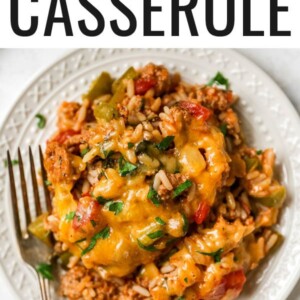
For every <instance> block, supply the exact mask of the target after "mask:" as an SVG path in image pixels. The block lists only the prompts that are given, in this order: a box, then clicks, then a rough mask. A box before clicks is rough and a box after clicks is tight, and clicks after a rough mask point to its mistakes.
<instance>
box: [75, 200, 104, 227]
mask: <svg viewBox="0 0 300 300" xmlns="http://www.w3.org/2000/svg"><path fill="white" fill-rule="evenodd" d="M100 215H101V206H100V204H99V203H98V202H97V201H95V200H92V198H89V197H85V198H81V199H80V201H79V202H78V206H77V210H76V213H75V217H74V219H73V228H74V229H79V228H81V227H82V226H84V225H86V224H89V223H90V222H91V220H94V221H97V220H98V219H99V217H100Z"/></svg>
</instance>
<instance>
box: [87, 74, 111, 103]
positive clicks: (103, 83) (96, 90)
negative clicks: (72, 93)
mask: <svg viewBox="0 0 300 300" xmlns="http://www.w3.org/2000/svg"><path fill="white" fill-rule="evenodd" d="M112 82H113V80H112V78H111V77H110V75H109V74H108V73H107V72H102V73H101V74H100V75H99V76H98V77H97V78H96V79H95V80H94V81H93V82H92V83H91V85H90V88H89V91H88V92H87V93H86V94H84V95H83V98H88V99H89V100H91V101H94V100H95V99H97V98H99V97H101V96H103V95H106V94H111V89H112Z"/></svg>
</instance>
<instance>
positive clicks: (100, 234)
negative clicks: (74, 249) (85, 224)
mask: <svg viewBox="0 0 300 300" xmlns="http://www.w3.org/2000/svg"><path fill="white" fill-rule="evenodd" d="M109 236H110V228H109V227H108V226H106V227H105V228H104V229H102V230H101V231H100V232H98V233H96V234H95V235H94V236H93V237H92V239H91V242H90V244H89V245H88V247H87V248H85V249H84V250H83V251H82V252H81V256H83V255H85V254H87V253H88V252H90V251H91V250H93V248H94V247H95V246H96V244H97V241H98V240H100V239H101V240H106V239H108V238H109Z"/></svg>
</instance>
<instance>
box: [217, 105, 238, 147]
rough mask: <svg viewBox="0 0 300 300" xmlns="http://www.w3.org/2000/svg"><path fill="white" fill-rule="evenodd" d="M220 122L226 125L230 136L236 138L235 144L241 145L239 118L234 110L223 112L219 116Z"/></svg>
mask: <svg viewBox="0 0 300 300" xmlns="http://www.w3.org/2000/svg"><path fill="white" fill-rule="evenodd" d="M219 120H220V121H221V122H222V123H224V124H226V126H227V132H228V134H230V135H231V136H233V138H234V141H233V142H234V144H235V145H240V144H241V142H242V140H241V128H240V123H239V118H238V116H237V114H236V113H235V112H234V111H233V110H232V108H228V109H227V110H226V111H224V112H222V113H221V114H220V115H219Z"/></svg>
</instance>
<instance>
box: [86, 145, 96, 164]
mask: <svg viewBox="0 0 300 300" xmlns="http://www.w3.org/2000/svg"><path fill="white" fill-rule="evenodd" d="M99 154H100V148H99V147H94V148H92V149H91V150H90V151H89V152H88V153H87V154H86V155H85V156H84V157H83V159H82V161H83V162H84V163H87V162H89V161H91V160H92V159H93V158H94V157H96V156H97V155H99Z"/></svg>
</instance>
